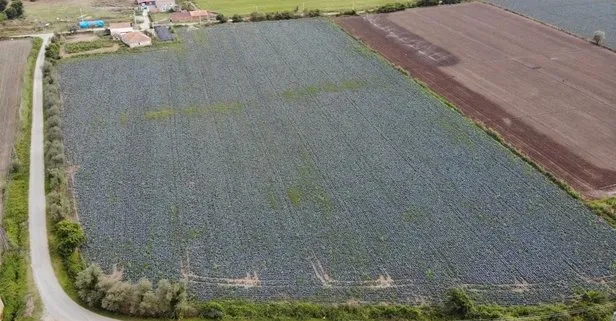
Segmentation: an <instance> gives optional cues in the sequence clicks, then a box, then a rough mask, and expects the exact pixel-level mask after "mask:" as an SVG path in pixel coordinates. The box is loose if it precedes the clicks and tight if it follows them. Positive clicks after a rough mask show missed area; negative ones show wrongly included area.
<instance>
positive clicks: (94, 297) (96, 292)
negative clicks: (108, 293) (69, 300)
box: [75, 264, 105, 307]
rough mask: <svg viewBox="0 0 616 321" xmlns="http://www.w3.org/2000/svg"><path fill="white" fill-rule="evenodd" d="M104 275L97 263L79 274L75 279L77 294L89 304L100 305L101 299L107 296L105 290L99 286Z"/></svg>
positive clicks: (91, 305)
mask: <svg viewBox="0 0 616 321" xmlns="http://www.w3.org/2000/svg"><path fill="white" fill-rule="evenodd" d="M104 277H105V275H104V274H103V270H102V269H101V268H100V267H99V266H98V265H96V264H92V265H90V266H89V267H87V268H86V269H85V270H83V271H81V272H80V273H79V274H77V278H76V280H75V288H76V289H77V295H78V296H79V298H80V299H81V300H83V302H85V303H86V304H87V305H88V306H90V307H96V306H99V305H100V302H101V300H102V299H103V298H104V297H105V292H104V291H103V290H101V288H100V287H99V286H98V284H99V282H100V280H101V279H102V278H104Z"/></svg>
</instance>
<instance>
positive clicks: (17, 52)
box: [0, 40, 32, 217]
mask: <svg viewBox="0 0 616 321" xmlns="http://www.w3.org/2000/svg"><path fill="white" fill-rule="evenodd" d="M31 48H32V42H31V41H30V40H8V41H0V183H1V182H4V180H5V178H6V174H7V171H8V168H9V165H10V164H11V154H12V150H13V144H14V143H15V134H16V133H17V126H18V125H19V105H20V103H21V87H22V82H23V81H22V80H23V73H24V70H25V69H26V61H27V60H28V55H29V54H30V49H31ZM0 196H2V195H0ZM2 209H3V205H2V197H0V217H2Z"/></svg>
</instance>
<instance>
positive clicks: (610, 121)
mask: <svg viewBox="0 0 616 321" xmlns="http://www.w3.org/2000/svg"><path fill="white" fill-rule="evenodd" d="M337 22H338V23H339V24H340V25H341V26H342V27H343V28H344V29H345V30H346V31H347V32H349V33H351V34H353V35H354V36H356V37H357V38H359V39H360V40H362V41H364V42H365V43H366V44H367V45H368V46H369V47H371V48H374V49H375V50H377V51H378V52H380V53H381V54H382V55H383V56H385V57H386V58H387V59H388V60H390V61H391V62H392V63H394V64H396V65H399V66H400V67H402V68H404V69H406V70H408V71H409V72H410V74H411V75H412V76H413V77H415V78H417V79H419V80H421V81H423V82H425V83H426V84H427V85H428V86H429V87H430V88H432V89H433V90H434V91H436V92H437V93H438V94H440V95H442V96H443V97H445V98H446V99H448V100H449V101H451V102H453V103H454V104H455V105H456V106H457V107H458V108H460V109H461V111H462V112H463V113H465V114H466V115H468V116H469V117H471V118H473V119H475V120H478V121H480V122H482V123H484V124H486V125H487V126H488V127H490V128H493V129H495V130H496V131H497V132H499V133H500V134H501V135H502V136H503V137H504V139H505V140H506V141H508V142H509V143H511V144H513V146H515V147H516V148H517V149H519V150H521V151H522V152H523V153H524V154H526V155H528V156H529V157H530V158H531V159H532V160H533V161H535V162H537V163H538V164H540V165H541V166H543V167H544V168H546V169H547V170H548V171H549V172H551V173H552V174H554V175H555V176H557V177H559V178H561V179H563V180H565V181H566V182H568V183H569V184H571V185H572V186H573V187H574V188H576V189H577V190H578V191H580V192H582V193H583V194H584V195H585V196H587V197H591V198H598V197H604V196H608V195H613V194H614V193H615V192H616V54H615V53H613V52H610V51H608V50H605V49H603V48H599V47H597V46H594V45H591V44H589V43H587V42H585V41H583V40H581V39H578V38H576V37H573V36H570V35H568V34H565V33H563V32H560V31H558V30H556V29H552V28H550V27H548V26H545V25H542V24H539V23H537V22H534V21H532V20H529V19H526V18H523V17H521V16H518V15H516V14H513V13H510V12H507V11H505V10H502V9H499V8H496V7H493V6H490V5H486V4H482V3H469V4H462V5H453V6H439V7H431V8H420V9H413V10H406V11H402V12H396V13H391V14H382V15H367V16H358V17H345V18H340V19H338V20H337Z"/></svg>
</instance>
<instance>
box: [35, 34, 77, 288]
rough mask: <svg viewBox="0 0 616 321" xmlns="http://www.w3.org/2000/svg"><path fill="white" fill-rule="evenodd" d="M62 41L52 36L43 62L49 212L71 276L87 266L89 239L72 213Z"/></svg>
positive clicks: (62, 255) (60, 251)
mask: <svg viewBox="0 0 616 321" xmlns="http://www.w3.org/2000/svg"><path fill="white" fill-rule="evenodd" d="M59 41H60V40H59V38H58V37H57V36H54V37H53V38H52V39H51V43H50V44H49V46H48V47H47V52H46V54H45V56H46V61H45V64H44V65H43V85H44V91H43V110H44V113H45V155H44V157H45V170H46V178H47V188H48V193H47V215H49V217H51V219H52V221H53V223H54V225H53V226H52V230H53V232H54V234H55V236H56V239H57V249H56V250H57V251H58V253H59V254H60V257H61V258H62V262H63V264H64V266H65V267H66V270H67V273H68V275H69V277H71V278H74V277H75V276H76V275H77V273H79V271H81V270H83V268H84V264H83V262H82V260H81V256H80V255H79V252H78V250H79V247H80V246H81V245H82V244H83V243H84V242H85V234H84V232H83V230H82V229H81V226H80V225H79V224H78V223H76V222H73V221H72V220H71V215H70V214H71V201H70V197H69V195H70V194H69V193H70V191H69V188H68V175H67V172H66V159H65V156H64V155H65V154H64V136H63V134H62V118H61V115H60V113H61V107H60V99H59V97H60V94H59V91H58V85H57V80H56V71H55V63H56V61H57V60H58V59H59V58H60V57H59V47H60V46H59Z"/></svg>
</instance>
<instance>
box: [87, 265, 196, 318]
mask: <svg viewBox="0 0 616 321" xmlns="http://www.w3.org/2000/svg"><path fill="white" fill-rule="evenodd" d="M75 288H76V289H77V294H78V295H79V298H80V299H81V300H83V302H85V303H86V304H87V305H88V306H90V307H96V308H101V309H104V310H107V311H111V312H119V313H123V314H127V315H134V316H144V317H164V318H174V319H178V318H182V317H184V316H194V315H195V314H196V311H195V309H193V308H192V307H191V306H190V305H189V304H188V301H187V295H186V283H185V282H184V281H180V282H177V283H171V282H169V281H168V280H165V279H162V280H160V281H158V283H157V285H156V288H154V286H153V285H152V282H150V281H148V280H147V279H145V278H144V279H141V280H140V281H139V282H137V283H131V282H130V281H124V280H123V276H122V272H120V271H117V270H116V271H114V272H113V273H111V274H105V273H103V270H102V269H101V268H100V267H99V266H98V265H96V264H92V265H90V266H89V267H87V268H86V269H84V270H83V271H81V272H80V273H79V274H78V275H77V278H76V281H75Z"/></svg>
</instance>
